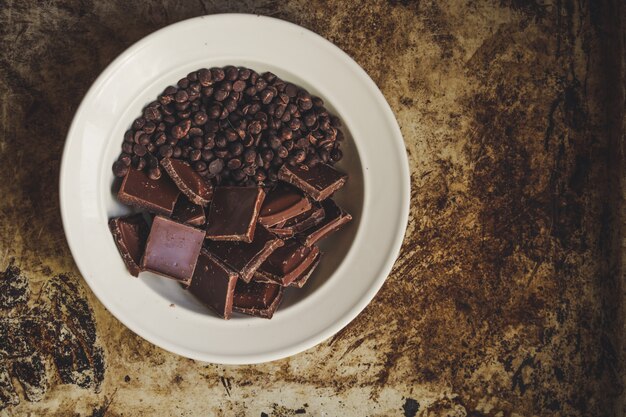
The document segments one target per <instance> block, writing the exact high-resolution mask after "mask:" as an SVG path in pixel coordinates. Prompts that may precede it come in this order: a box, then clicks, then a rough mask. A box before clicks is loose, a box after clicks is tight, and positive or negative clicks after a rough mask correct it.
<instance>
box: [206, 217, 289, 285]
mask: <svg viewBox="0 0 626 417" xmlns="http://www.w3.org/2000/svg"><path fill="white" fill-rule="evenodd" d="M283 245H284V242H283V241H282V239H279V238H277V237H276V236H274V235H273V234H271V233H270V232H268V231H267V229H266V228H265V227H263V226H261V225H259V226H258V227H257V228H256V232H255V233H254V239H253V240H252V243H246V242H220V241H208V243H207V244H206V248H207V249H208V250H209V252H211V253H212V254H214V255H215V256H216V257H217V258H219V259H220V260H221V261H222V262H224V263H225V264H226V265H228V266H229V267H231V268H232V269H234V270H235V271H237V273H239V277H240V278H241V279H243V280H244V281H245V282H250V280H251V279H252V276H253V275H254V273H255V271H256V270H257V269H258V268H259V266H260V265H261V264H262V263H263V262H265V260H266V259H267V257H268V256H270V255H271V254H272V252H274V251H275V250H276V249H277V248H279V247H281V246H283Z"/></svg>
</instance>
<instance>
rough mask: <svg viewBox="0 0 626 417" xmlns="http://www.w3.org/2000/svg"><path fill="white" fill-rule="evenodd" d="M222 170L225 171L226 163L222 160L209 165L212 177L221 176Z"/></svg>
mask: <svg viewBox="0 0 626 417" xmlns="http://www.w3.org/2000/svg"><path fill="white" fill-rule="evenodd" d="M222 169H224V162H223V161H222V160H221V159H216V160H214V161H213V162H211V163H210V164H209V172H210V173H211V174H212V175H217V174H219V173H220V172H222Z"/></svg>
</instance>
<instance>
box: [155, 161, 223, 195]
mask: <svg viewBox="0 0 626 417" xmlns="http://www.w3.org/2000/svg"><path fill="white" fill-rule="evenodd" d="M161 166H162V167H163V169H164V170H165V172H166V173H167V175H169V176H170V178H171V179H172V181H174V184H176V186H177V187H178V189H179V190H180V191H181V192H182V193H183V194H184V195H185V196H187V198H188V199H189V200H190V201H191V202H192V203H194V204H197V205H199V206H206V205H208V204H209V202H210V201H211V196H212V195H213V185H212V184H211V183H210V182H209V181H207V180H205V179H204V178H203V177H202V176H200V174H198V173H197V172H196V171H195V170H194V169H193V168H192V167H191V165H189V164H188V163H187V162H185V161H181V160H179V159H171V158H163V159H162V160H161Z"/></svg>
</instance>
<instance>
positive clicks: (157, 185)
mask: <svg viewBox="0 0 626 417" xmlns="http://www.w3.org/2000/svg"><path fill="white" fill-rule="evenodd" d="M179 194H180V191H179V190H178V188H177V187H176V185H175V184H174V183H173V182H172V180H170V179H169V177H167V176H166V175H161V177H160V178H159V179H158V180H152V179H150V178H148V176H147V175H146V174H145V173H144V172H143V171H141V170H137V169H132V168H131V169H129V170H128V173H126V176H125V177H124V181H122V186H121V187H120V190H119V192H118V193H117V199H118V200H119V201H120V202H122V203H124V204H128V205H131V206H135V207H139V208H142V209H146V210H148V211H150V212H153V213H158V214H163V215H166V216H170V215H171V214H172V210H174V204H176V199H177V198H178V195H179Z"/></svg>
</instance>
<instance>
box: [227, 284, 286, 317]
mask: <svg viewBox="0 0 626 417" xmlns="http://www.w3.org/2000/svg"><path fill="white" fill-rule="evenodd" d="M282 299H283V287H281V286H280V285H277V284H266V283H262V282H254V281H253V282H251V283H249V284H247V283H245V282H243V281H241V280H239V281H237V286H236V288H235V296H234V297H233V311H236V312H238V313H244V314H248V315H250V316H256V317H262V318H265V319H271V318H272V316H273V315H274V312H275V311H276V309H277V308H278V305H279V304H280V302H281V301H282Z"/></svg>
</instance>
